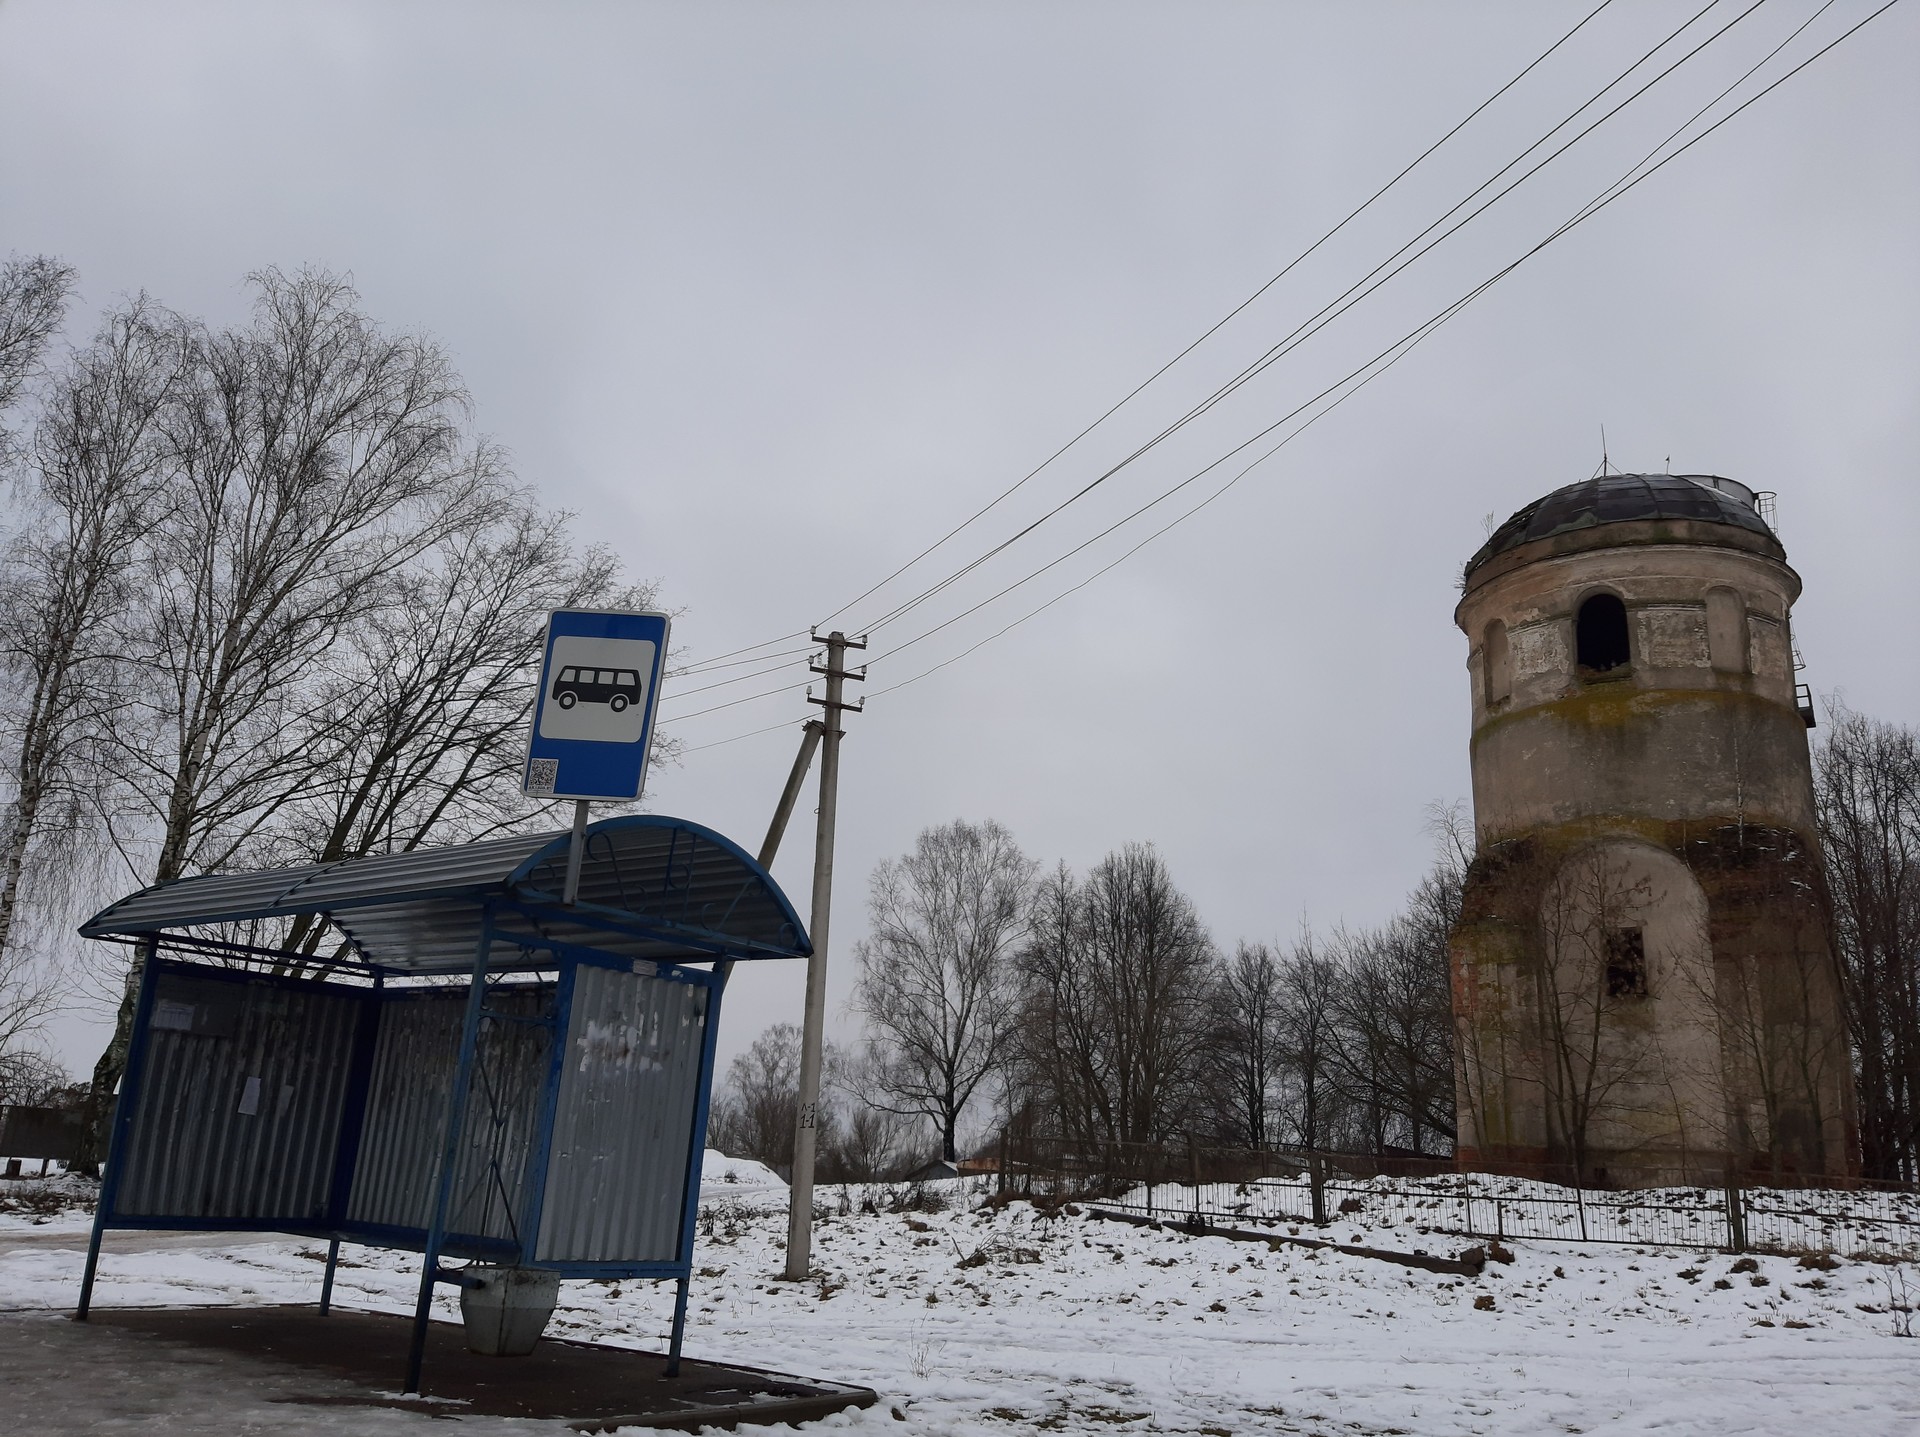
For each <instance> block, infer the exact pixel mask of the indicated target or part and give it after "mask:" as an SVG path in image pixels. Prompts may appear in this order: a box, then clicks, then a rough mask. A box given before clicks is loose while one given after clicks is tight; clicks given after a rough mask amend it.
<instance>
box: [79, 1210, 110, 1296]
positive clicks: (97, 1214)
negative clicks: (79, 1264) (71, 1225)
mask: <svg viewBox="0 0 1920 1437" xmlns="http://www.w3.org/2000/svg"><path fill="white" fill-rule="evenodd" d="M105 1221H106V1204H104V1203H102V1204H101V1205H100V1206H99V1207H97V1208H95V1209H94V1213H93V1236H91V1237H89V1238H88V1239H87V1265H86V1267H85V1269H84V1270H83V1271H82V1273H81V1275H80V1304H79V1306H78V1307H76V1308H74V1310H73V1317H74V1321H76V1322H85V1321H86V1320H87V1313H88V1311H89V1310H90V1309H91V1308H92V1307H93V1272H94V1269H95V1268H97V1267H98V1266H99V1265H100V1229H101V1226H102V1224H103V1223H105Z"/></svg>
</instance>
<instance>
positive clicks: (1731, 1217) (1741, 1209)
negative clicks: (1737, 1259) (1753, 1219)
mask: <svg viewBox="0 0 1920 1437" xmlns="http://www.w3.org/2000/svg"><path fill="white" fill-rule="evenodd" d="M1727 1246H1728V1247H1729V1248H1731V1249H1732V1250H1733V1251H1735V1252H1745V1251H1746V1250H1747V1207H1746V1202H1745V1199H1743V1198H1742V1197H1741V1194H1740V1174H1739V1171H1738V1169H1736V1168H1735V1167H1734V1166H1733V1164H1732V1163H1728V1164H1727Z"/></svg>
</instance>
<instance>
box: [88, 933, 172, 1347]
mask: <svg viewBox="0 0 1920 1437" xmlns="http://www.w3.org/2000/svg"><path fill="white" fill-rule="evenodd" d="M159 967H160V944H159V942H158V941H157V940H156V941H154V942H150V943H149V944H148V945H147V949H146V953H145V955H144V957H143V958H142V959H141V963H140V996H139V998H138V999H136V1000H135V1002H134V1005H133V1033H132V1034H131V1036H130V1037H129V1038H128V1041H127V1066H126V1070H125V1071H124V1072H122V1073H121V1075H120V1096H119V1097H118V1098H116V1099H115V1100H114V1105H113V1127H112V1130H111V1134H110V1136H109V1138H108V1140H107V1167H106V1171H105V1172H104V1173H103V1174H102V1175H101V1179H100V1196H99V1198H98V1200H97V1201H96V1202H95V1204H94V1209H93V1233H92V1235H91V1236H90V1237H88V1239H87V1263H86V1268H85V1270H84V1271H83V1273H82V1274H81V1278H80V1301H79V1304H78V1305H77V1306H76V1307H75V1309H74V1314H73V1315H74V1317H75V1319H77V1320H78V1321H80V1322H85V1321H86V1320H87V1314H88V1313H89V1312H90V1311H91V1310H92V1308H93V1278H94V1273H95V1271H96V1270H97V1269H98V1268H99V1266H100V1236H101V1234H102V1233H104V1232H105V1231H106V1230H107V1228H108V1226H109V1225H110V1224H111V1223H112V1221H113V1206H114V1204H115V1203H116V1202H117V1201H118V1200H119V1198H120V1170H121V1168H122V1167H124V1166H125V1164H124V1163H123V1162H122V1161H121V1158H122V1156H123V1155H124V1154H125V1152H126V1150H127V1133H128V1130H129V1129H131V1128H132V1127H133V1114H134V1109H135V1108H136V1107H137V1106H138V1104H139V1101H140V1079H141V1078H142V1077H143V1076H144V1075H145V1073H146V1068H147V1020H148V1018H149V1017H150V1016H151V1015H152V1012H153V990H154V989H155V988H156V987H157V986H158V985H159V977H158V969H159Z"/></svg>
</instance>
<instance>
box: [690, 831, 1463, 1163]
mask: <svg viewBox="0 0 1920 1437" xmlns="http://www.w3.org/2000/svg"><path fill="white" fill-rule="evenodd" d="M1436 831H1437V833H1438V834H1439V835H1440V837H1441V840H1442V841H1441V852H1440V854H1439V856H1438V858H1437V859H1436V862H1435V863H1434V865H1433V867H1432V869H1431V871H1430V872H1429V873H1428V874H1427V875H1426V876H1425V877H1424V878H1423V879H1422V880H1421V882H1420V883H1419V884H1418V885H1417V886H1416V888H1415V890H1414V892H1413V893H1412V894H1411V895H1410V896H1409V899H1408V901H1407V903H1406V905H1405V907H1404V908H1403V909H1402V911H1401V912H1400V913H1399V914H1397V915H1396V916H1395V917H1393V918H1392V919H1391V920H1389V921H1388V922H1386V923H1385V924H1382V925H1380V926H1378V927H1372V928H1346V927H1342V928H1338V929H1335V930H1333V931H1331V932H1329V933H1325V934H1316V933H1313V932H1311V931H1306V932H1303V933H1301V934H1300V936H1299V937H1297V938H1296V939H1294V940H1293V941H1291V942H1289V943H1284V944H1277V943H1252V942H1241V943H1238V944H1236V945H1235V946H1234V947H1233V948H1232V949H1231V950H1230V951H1229V950H1226V949H1223V948H1222V947H1221V946H1220V945H1218V944H1217V943H1216V942H1215V940H1214V939H1213V937H1212V935H1211V933H1210V932H1209V930H1208V928H1207V927H1206V925H1205V924H1204V922H1203V921H1202V919H1201V917H1200V914H1199V912H1198V910H1197V909H1196V907H1195V905H1194V903H1193V901H1192V900H1191V898H1189V897H1188V896H1187V895H1186V894H1185V893H1184V892H1183V891H1182V890H1181V889H1180V887H1179V886H1178V884H1177V883H1176V882H1175V880H1174V877H1173V874H1172V872H1171V871H1170V869H1169V868H1168V866H1167V864H1166V861H1165V859H1164V858H1163V857H1162V856H1161V855H1160V853H1159V852H1158V851H1157V850H1156V849H1154V848H1153V847H1152V846H1151V845H1147V844H1129V845H1127V846H1125V847H1123V848H1120V849H1118V850H1116V851H1114V852H1113V853H1110V854H1108V855H1107V856H1106V857H1105V858H1104V859H1102V860H1101V861H1100V862H1098V863H1096V864H1094V865H1093V866H1092V867H1091V868H1089V869H1088V870H1087V871H1086V872H1084V873H1076V872H1074V871H1073V870H1072V869H1071V868H1069V867H1068V866H1067V865H1065V864H1058V865H1056V866H1054V867H1053V868H1051V869H1047V870H1044V871H1043V870H1042V869H1041V868H1040V867H1039V865H1038V864H1036V863H1035V862H1034V861H1033V860H1032V859H1031V858H1029V857H1028V856H1027V855H1026V854H1025V853H1024V852H1023V851H1022V850H1021V849H1020V847H1019V845H1018V844H1017V843H1016V842H1015V841H1014V839H1013V836H1012V835H1011V834H1010V833H1009V832H1008V831H1007V830H1006V828H1005V827H1003V826H1002V825H1001V824H999V823H997V822H995V821H993V820H986V821H983V822H978V823H974V822H968V821H965V820H956V821H954V822H951V823H947V824H943V825H940V826H938V827H935V828H930V829H927V830H926V831H924V832H923V833H921V834H920V835H919V837H918V838H917V839H916V841H915V843H914V847H913V849H912V851H911V852H909V853H906V854H904V855H902V856H900V857H899V858H895V859H889V860H886V861H884V862H882V863H881V864H879V865H878V866H877V867H876V869H875V870H874V873H873V875H872V878H871V881H870V884H869V892H868V900H867V911H868V933H867V936H866V937H865V938H863V939H862V940H861V941H860V943H859V944H858V945H857V947H856V949H855V959H856V962H857V963H858V966H859V981H858V984H857V986H856V989H855V994H854V999H853V1003H854V1007H855V1009H856V1010H857V1012H858V1014H859V1016H860V1018H861V1019H862V1020H863V1023H864V1026H865V1037H864V1039H863V1040H862V1042H861V1043H860V1044H859V1045H858V1046H857V1048H856V1049H855V1051H854V1052H852V1053H851V1054H848V1053H840V1054H834V1055H830V1061H829V1064H828V1067H829V1073H830V1078H831V1081H830V1083H829V1087H830V1089H831V1091H832V1094H833V1099H834V1100H833V1102H832V1103H831V1104H830V1105H829V1107H830V1111H829V1113H828V1114H827V1116H826V1123H827V1127H826V1130H825V1131H824V1133H823V1136H822V1152H823V1154H826V1155H827V1156H826V1157H823V1160H822V1170H821V1171H822V1176H824V1177H827V1178H828V1179H829V1180H832V1179H833V1178H835V1177H839V1176H845V1177H849V1178H858V1177H874V1176H883V1175H884V1176H892V1175H897V1174H898V1173H899V1172H901V1171H906V1170H910V1169H913V1168H916V1167H919V1166H921V1165H922V1164H925V1163H928V1162H932V1161H935V1160H944V1161H946V1162H948V1163H951V1162H954V1161H955V1160H956V1159H958V1158H960V1157H963V1156H966V1154H967V1148H968V1145H969V1142H970V1141H971V1142H978V1141H980V1140H981V1138H982V1135H983V1134H984V1133H985V1132H986V1131H988V1130H991V1129H994V1128H999V1127H1005V1126H1018V1127H1025V1128H1029V1129H1031V1128H1034V1127H1036V1126H1037V1127H1039V1128H1040V1129H1042V1130H1043V1131H1045V1132H1046V1133H1048V1134H1049V1135H1057V1136H1059V1137H1062V1138H1066V1139H1068V1140H1070V1141H1074V1142H1077V1143H1087V1144H1094V1143H1107V1142H1122V1143H1164V1142H1167V1141H1169V1140H1170V1139H1173V1138H1175V1137H1179V1136H1192V1137H1195V1138H1198V1139H1200V1140H1202V1141H1207V1142H1218V1143H1225V1144H1234V1145H1242V1144H1256V1145H1264V1144H1293V1145H1306V1146H1313V1147H1338V1148H1348V1149H1352V1150H1356V1151H1369V1152H1377V1153H1383V1154H1384V1153H1398V1152H1416V1153H1426V1154H1431V1155H1442V1154H1445V1153H1446V1152H1448V1151H1450V1145H1451V1142H1452V1139H1453V1073H1452V1058H1451V1051H1452V1050H1451V1044H1450V1036H1449V1035H1450V1032H1451V1027H1452V1016H1451V1002H1450V998H1449V986H1448V971H1449V970H1448V959H1447V933H1448V930H1449V928H1450V927H1451V925H1452V922H1453V919H1454V916H1455V915H1456V913H1457V911H1458V906H1459V892H1460V885H1461V882H1462V880H1463V877H1464V873H1465V859H1466V850H1465V847H1464V837H1463V833H1462V828H1461V824H1460V820H1459V816H1458V814H1457V813H1456V812H1454V811H1447V812H1445V813H1443V814H1440V815H1439V816H1438V818H1437V821H1436ZM798 1044H799V1034H798V1031H797V1030H795V1029H793V1028H792V1027H791V1025H782V1026H779V1027H776V1028H773V1029H770V1030H768V1032H767V1033H765V1034H763V1035H762V1036H761V1038H760V1039H759V1040H758V1041H757V1042H756V1043H755V1044H754V1046H753V1048H752V1049H750V1050H749V1052H748V1053H747V1054H745V1055H743V1056H742V1057H741V1058H739V1059H736V1060H735V1062H734V1064H733V1065H732V1067H731V1068H730V1070H729V1073H728V1081H727V1084H726V1085H725V1087H724V1088H723V1091H722V1093H721V1096H720V1098H719V1100H718V1102H717V1103H716V1107H715V1117H714V1124H715V1126H714V1141H715V1142H716V1143H717V1144H719V1145H721V1146H723V1147H726V1149H727V1150H728V1151H729V1152H733V1153H736V1154H737V1155H740V1156H750V1157H755V1158H758V1159H760V1160H761V1161H764V1162H767V1163H768V1164H769V1165H771V1166H773V1167H775V1168H777V1169H781V1170H785V1169H786V1167H787V1165H788V1163H789V1162H790V1160H791V1156H792V1141H793V1131H792V1119H793V1106H792V1104H793V1096H792V1091H793V1086H794V1083H793V1075H794V1074H796V1073H797V1071H798V1058H797V1054H798Z"/></svg>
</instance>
